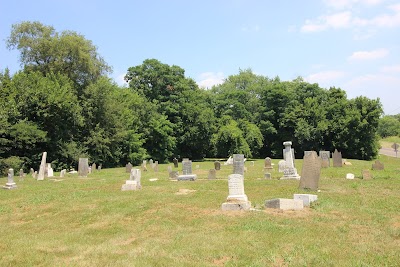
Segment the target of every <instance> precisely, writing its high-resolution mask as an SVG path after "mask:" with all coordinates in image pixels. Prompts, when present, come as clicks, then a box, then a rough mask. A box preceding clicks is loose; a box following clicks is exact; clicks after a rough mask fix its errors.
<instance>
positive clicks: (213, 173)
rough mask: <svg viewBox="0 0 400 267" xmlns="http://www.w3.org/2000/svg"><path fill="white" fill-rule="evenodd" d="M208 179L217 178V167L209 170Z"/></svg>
mask: <svg viewBox="0 0 400 267" xmlns="http://www.w3.org/2000/svg"><path fill="white" fill-rule="evenodd" d="M208 179H209V180H215V179H217V171H216V170H215V169H210V170H209V171H208Z"/></svg>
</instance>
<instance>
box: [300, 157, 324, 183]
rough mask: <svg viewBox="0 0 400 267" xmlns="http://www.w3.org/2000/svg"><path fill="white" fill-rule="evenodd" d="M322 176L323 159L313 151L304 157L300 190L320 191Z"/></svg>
mask: <svg viewBox="0 0 400 267" xmlns="http://www.w3.org/2000/svg"><path fill="white" fill-rule="evenodd" d="M320 176H321V158H320V157H318V155H317V152H315V151H311V153H308V154H306V155H304V159H303V169H302V170H301V178H300V184H299V188H300V189H311V190H318V185H319V178H320Z"/></svg>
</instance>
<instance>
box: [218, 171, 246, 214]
mask: <svg viewBox="0 0 400 267" xmlns="http://www.w3.org/2000/svg"><path fill="white" fill-rule="evenodd" d="M228 188H229V195H228V197H227V199H226V202H225V203H223V204H222V206H221V208H222V210H249V209H250V207H251V203H250V202H249V200H248V198H247V196H246V194H245V193H244V177H243V175H241V174H237V173H234V174H231V175H229V176H228Z"/></svg>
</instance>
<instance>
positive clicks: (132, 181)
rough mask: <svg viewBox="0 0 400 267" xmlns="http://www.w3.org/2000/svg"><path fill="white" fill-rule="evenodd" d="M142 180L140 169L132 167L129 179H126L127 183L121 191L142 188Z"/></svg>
mask: <svg viewBox="0 0 400 267" xmlns="http://www.w3.org/2000/svg"><path fill="white" fill-rule="evenodd" d="M140 180H141V173H140V169H131V172H130V175H129V180H126V181H125V184H123V185H122V187H121V191H134V190H137V189H141V188H142V185H141V183H140Z"/></svg>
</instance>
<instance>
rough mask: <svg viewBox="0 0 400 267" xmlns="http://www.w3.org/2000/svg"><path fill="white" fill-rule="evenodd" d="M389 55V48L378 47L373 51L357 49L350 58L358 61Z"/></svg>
mask: <svg viewBox="0 0 400 267" xmlns="http://www.w3.org/2000/svg"><path fill="white" fill-rule="evenodd" d="M387 55H389V50H387V49H384V48H382V49H377V50H372V51H357V52H354V53H353V54H352V55H351V56H350V57H349V58H348V60H350V61H357V60H374V59H380V58H384V57H386V56H387Z"/></svg>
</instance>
